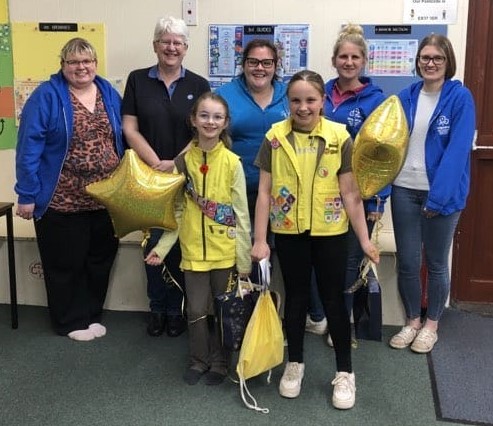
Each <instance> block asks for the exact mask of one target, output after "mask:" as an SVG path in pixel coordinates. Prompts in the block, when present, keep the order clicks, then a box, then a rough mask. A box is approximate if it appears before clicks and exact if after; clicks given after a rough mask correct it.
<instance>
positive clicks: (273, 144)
mask: <svg viewBox="0 0 493 426" xmlns="http://www.w3.org/2000/svg"><path fill="white" fill-rule="evenodd" d="M270 146H271V147H272V149H277V148H279V147H280V146H281V143H280V142H279V141H278V140H277V138H274V139H272V140H271V141H270Z"/></svg>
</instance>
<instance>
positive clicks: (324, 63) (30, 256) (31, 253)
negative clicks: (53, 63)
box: [0, 0, 469, 324]
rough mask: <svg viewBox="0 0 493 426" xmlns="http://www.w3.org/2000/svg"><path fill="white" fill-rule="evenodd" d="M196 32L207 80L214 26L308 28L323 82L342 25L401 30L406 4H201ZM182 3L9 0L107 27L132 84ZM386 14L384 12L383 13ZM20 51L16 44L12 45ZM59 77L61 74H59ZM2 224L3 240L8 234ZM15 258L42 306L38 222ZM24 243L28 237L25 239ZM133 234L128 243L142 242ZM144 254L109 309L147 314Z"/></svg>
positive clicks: (394, 320) (117, 284)
mask: <svg viewBox="0 0 493 426" xmlns="http://www.w3.org/2000/svg"><path fill="white" fill-rule="evenodd" d="M197 2H198V26H196V27H190V33H191V43H190V49H189V52H188V55H187V57H186V59H185V66H187V67H188V68H190V69H191V70H193V71H195V72H197V73H199V74H202V75H204V76H207V44H208V36H207V34H208V31H207V30H208V25H209V24H228V23H229V24H290V23H292V24H298V23H301V24H309V25H310V45H311V48H310V52H309V58H308V60H309V67H310V68H311V69H313V70H315V71H317V72H319V73H320V74H321V75H322V76H323V77H324V79H327V78H329V77H333V76H334V70H333V69H332V67H331V65H330V55H331V53H330V52H331V50H332V45H333V43H334V40H335V37H336V35H337V32H338V29H339V28H340V26H341V24H344V23H347V22H354V23H360V24H401V23H402V11H403V4H402V2H401V1H388V0H371V1H368V0H330V1H329V0H306V1H304V2H300V1H294V0H249V1H240V0H233V1H231V0H197ZM468 3H469V1H468V0H459V10H458V14H457V16H458V20H457V24H455V25H450V26H449V28H448V35H449V37H450V39H451V40H452V43H453V45H454V47H455V49H456V54H457V60H458V74H457V78H462V76H463V72H464V56H465V55H464V52H465V48H466V30H467V28H466V25H467V8H468ZM181 10H182V2H181V0H84V1H80V0H9V11H10V20H11V21H12V22H103V23H105V25H106V35H107V64H108V69H107V76H108V77H109V78H123V79H126V77H127V75H128V73H129V72H130V71H131V70H133V69H135V68H141V67H145V66H149V65H151V64H153V63H154V62H155V56H154V53H153V51H152V44H151V41H152V35H153V29H154V25H155V23H156V20H157V18H158V17H161V16H166V15H172V16H175V17H181ZM382 11H385V12H382ZM14 48H15V46H14ZM54 71H56V70H54ZM14 160H15V153H14V151H13V150H0V200H1V201H15V200H16V197H15V194H14V192H13V189H12V188H13V185H14V167H15V166H14ZM385 216H386V217H385V229H384V231H383V237H382V244H383V245H384V250H386V251H393V238H392V230H391V223H390V220H389V215H388V213H387V214H386V215H385ZM4 222H5V221H4V220H0V236H2V235H5V224H4ZM14 227H15V234H16V237H17V238H18V239H19V241H17V242H16V255H17V263H18V267H17V269H18V273H17V275H18V280H19V289H20V290H19V293H20V295H19V296H20V297H19V301H20V303H26V304H41V305H44V304H45V303H46V302H45V295H44V291H43V285H42V280H40V279H39V278H37V277H35V276H34V275H33V274H32V273H31V271H30V268H31V267H32V265H33V264H35V263H36V262H37V261H38V253H37V249H36V245H35V242H34V241H33V239H32V238H33V236H34V231H33V226H32V223H30V222H29V223H28V222H25V221H22V220H20V219H17V218H15V223H14ZM24 237H26V238H27V239H23V238H24ZM139 237H140V233H134V234H132V235H131V236H129V237H128V238H127V240H138V239H139ZM140 259H141V258H140V250H139V248H138V246H136V245H134V244H129V243H126V244H123V245H122V246H121V248H120V251H119V254H118V259H117V263H116V265H115V270H114V274H113V279H112V282H111V286H110V290H109V294H108V299H107V307H109V308H111V309H137V310H141V309H142V310H145V309H146V308H147V300H146V296H145V282H144V272H143V266H142V262H141V260H140ZM6 261H7V253H6V244H5V241H4V240H3V239H1V238H0V277H1V281H0V283H1V285H0V303H2V302H5V301H7V300H8V290H7V288H8V287H7V280H6V279H7V277H8V274H7V269H6V267H5V265H6ZM394 266H395V265H394V260H393V257H389V256H387V257H386V258H384V261H383V262H382V266H381V268H380V269H381V274H380V275H381V278H382V279H383V280H384V281H386V283H385V284H386V285H387V287H388V290H387V291H385V289H384V296H385V298H386V302H385V305H384V321H385V323H387V324H399V323H401V322H402V308H401V306H400V304H399V302H398V297H397V292H396V283H395V273H394Z"/></svg>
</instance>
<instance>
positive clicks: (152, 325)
mask: <svg viewBox="0 0 493 426" xmlns="http://www.w3.org/2000/svg"><path fill="white" fill-rule="evenodd" d="M165 328H166V315H165V314H163V313H157V312H151V313H150V315H149V324H148V325H147V334H148V335H149V336H153V337H157V336H161V334H163V333H164V329H165Z"/></svg>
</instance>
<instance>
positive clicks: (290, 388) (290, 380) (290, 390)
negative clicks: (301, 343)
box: [279, 362, 305, 398]
mask: <svg viewBox="0 0 493 426" xmlns="http://www.w3.org/2000/svg"><path fill="white" fill-rule="evenodd" d="M304 374H305V364H304V363H302V362H287V363H286V367H285V368H284V374H283V375H282V378H281V382H280V383H279V393H280V395H281V396H283V397H284V398H296V397H297V396H298V395H299V394H300V391H301V382H302V381H303V376H304Z"/></svg>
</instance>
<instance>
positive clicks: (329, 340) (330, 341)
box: [327, 333, 334, 348]
mask: <svg viewBox="0 0 493 426" xmlns="http://www.w3.org/2000/svg"><path fill="white" fill-rule="evenodd" d="M327 344H328V345H329V346H330V347H331V348H333V347H334V342H333V341H332V337H330V333H328V334H327Z"/></svg>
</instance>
